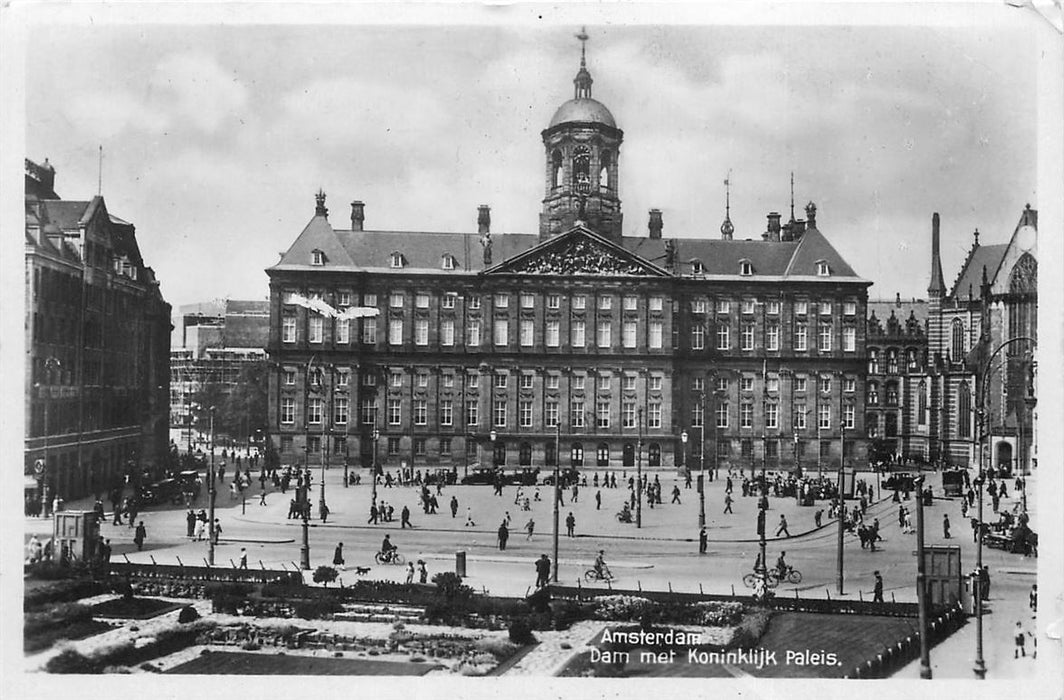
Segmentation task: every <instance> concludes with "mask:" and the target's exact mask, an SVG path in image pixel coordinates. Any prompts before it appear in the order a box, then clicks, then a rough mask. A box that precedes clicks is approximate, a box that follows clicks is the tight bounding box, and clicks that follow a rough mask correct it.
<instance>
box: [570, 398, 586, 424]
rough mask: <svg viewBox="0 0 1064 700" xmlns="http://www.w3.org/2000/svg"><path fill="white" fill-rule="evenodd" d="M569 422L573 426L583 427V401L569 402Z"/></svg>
mask: <svg viewBox="0 0 1064 700" xmlns="http://www.w3.org/2000/svg"><path fill="white" fill-rule="evenodd" d="M569 422H570V423H571V424H572V426H573V427H574V428H583V427H584V402H583V401H573V402H572V403H570V404H569Z"/></svg>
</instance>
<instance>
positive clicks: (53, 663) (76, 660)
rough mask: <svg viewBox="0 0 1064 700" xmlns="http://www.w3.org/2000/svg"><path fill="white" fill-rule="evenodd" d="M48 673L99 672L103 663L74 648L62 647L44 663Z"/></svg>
mask: <svg viewBox="0 0 1064 700" xmlns="http://www.w3.org/2000/svg"><path fill="white" fill-rule="evenodd" d="M44 670H45V671H47V672H48V673H82V674H85V673H100V672H101V671H103V665H102V664H100V663H99V662H98V661H94V660H93V659H90V658H89V657H87V656H85V655H84V654H81V653H79V652H77V651H75V650H74V649H64V650H63V651H61V652H59V653H58V654H56V655H55V656H53V657H52V658H50V659H49V660H48V663H46V664H45V665H44Z"/></svg>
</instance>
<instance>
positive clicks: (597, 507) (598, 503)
mask: <svg viewBox="0 0 1064 700" xmlns="http://www.w3.org/2000/svg"><path fill="white" fill-rule="evenodd" d="M601 508H602V492H601V491H596V492H595V510H600V509H601Z"/></svg>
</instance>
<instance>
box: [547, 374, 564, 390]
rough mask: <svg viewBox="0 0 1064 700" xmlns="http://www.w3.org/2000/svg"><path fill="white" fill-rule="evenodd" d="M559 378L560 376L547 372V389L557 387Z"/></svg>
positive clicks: (559, 382)
mask: <svg viewBox="0 0 1064 700" xmlns="http://www.w3.org/2000/svg"><path fill="white" fill-rule="evenodd" d="M560 380H561V377H559V376H558V375H557V374H548V375H547V388H548V389H557V388H558V386H559V385H560V384H561V381H560Z"/></svg>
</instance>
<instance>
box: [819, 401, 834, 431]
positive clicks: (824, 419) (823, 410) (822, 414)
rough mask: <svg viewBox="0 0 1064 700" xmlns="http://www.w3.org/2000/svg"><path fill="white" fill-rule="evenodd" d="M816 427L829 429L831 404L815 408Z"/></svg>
mask: <svg viewBox="0 0 1064 700" xmlns="http://www.w3.org/2000/svg"><path fill="white" fill-rule="evenodd" d="M817 428H819V429H820V430H830V429H831V406H828V405H821V406H820V407H819V408H818V409H817Z"/></svg>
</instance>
